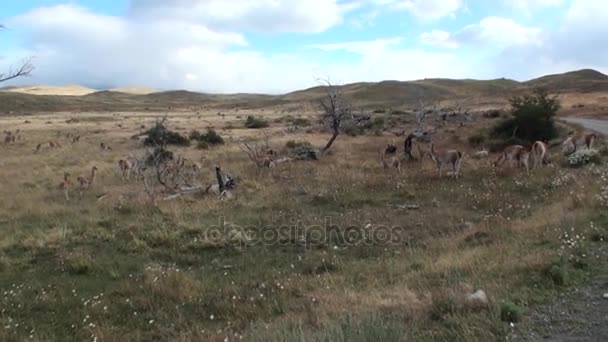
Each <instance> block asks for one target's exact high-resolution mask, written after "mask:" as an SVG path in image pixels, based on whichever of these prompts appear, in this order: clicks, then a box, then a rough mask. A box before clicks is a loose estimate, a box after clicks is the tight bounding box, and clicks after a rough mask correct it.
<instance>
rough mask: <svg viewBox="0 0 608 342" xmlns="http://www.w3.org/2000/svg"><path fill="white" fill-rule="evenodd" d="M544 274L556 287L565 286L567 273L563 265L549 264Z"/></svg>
mask: <svg viewBox="0 0 608 342" xmlns="http://www.w3.org/2000/svg"><path fill="white" fill-rule="evenodd" d="M544 274H545V276H546V277H547V278H549V279H550V280H551V282H552V283H553V284H555V285H557V286H564V285H566V282H567V279H568V271H567V270H566V268H565V267H564V265H560V264H551V265H549V266H548V267H547V268H546V269H545V270H544Z"/></svg>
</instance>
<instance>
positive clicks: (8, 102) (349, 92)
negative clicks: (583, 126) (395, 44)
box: [0, 69, 608, 113]
mask: <svg viewBox="0 0 608 342" xmlns="http://www.w3.org/2000/svg"><path fill="white" fill-rule="evenodd" d="M536 87H544V88H546V89H548V90H549V91H551V92H554V93H561V94H563V93H589V92H608V76H607V75H604V74H602V73H600V72H598V71H595V70H590V69H584V70H578V71H572V72H567V73H563V74H556V75H547V76H543V77H539V78H536V79H533V80H529V81H526V82H518V81H514V80H509V79H504V78H502V79H495V80H472V79H462V80H453V79H424V80H417V81H382V82H360V83H352V84H346V85H343V86H340V87H339V89H340V91H341V92H342V93H343V94H344V95H345V96H346V97H348V98H350V99H351V101H352V102H353V105H355V106H356V107H357V108H361V109H375V108H380V107H382V108H411V107H413V106H416V105H417V104H418V101H419V100H420V99H423V100H425V101H427V102H437V101H459V102H460V101H462V102H467V101H468V103H469V104H476V105H480V104H490V105H491V104H497V103H499V104H500V103H505V100H506V99H507V98H508V97H510V96H512V95H516V94H521V93H523V92H527V91H530V90H531V89H533V88H536ZM324 95H325V88H324V87H320V86H319V87H313V88H309V89H304V90H299V91H294V92H290V93H287V94H283V95H263V94H229V95H220V94H204V93H197V92H191V91H186V90H173V91H163V92H153V89H150V88H138V87H129V88H116V89H112V90H102V91H98V90H94V89H90V88H86V87H81V86H66V87H50V86H28V87H6V88H0V113H2V112H35V111H51V112H53V111H125V110H133V111H136V110H138V111H167V110H197V111H198V110H226V109H236V108H239V109H262V108H275V109H279V108H283V109H285V108H292V109H293V108H296V109H297V108H301V107H302V106H303V105H309V104H312V103H315V102H318V100H319V99H321V98H323V96H324Z"/></svg>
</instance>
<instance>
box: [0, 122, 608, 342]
mask: <svg viewBox="0 0 608 342" xmlns="http://www.w3.org/2000/svg"><path fill="white" fill-rule="evenodd" d="M265 114H266V115H267V117H268V118H269V120H270V121H271V122H273V119H276V118H278V117H280V116H281V114H280V113H265ZM240 115H241V114H240V113H239V112H237V111H235V112H227V113H226V117H225V118H222V117H220V116H217V115H216V114H215V113H207V114H205V113H203V114H196V113H187V112H184V113H177V114H172V115H171V116H170V120H171V121H170V122H171V126H172V127H173V128H175V129H177V130H178V131H180V132H181V133H184V134H187V133H188V132H189V131H190V130H191V129H198V130H201V131H202V130H204V129H205V128H206V127H207V126H215V127H216V128H218V127H219V128H221V127H223V126H224V125H225V124H226V123H227V122H232V123H233V124H234V126H235V127H242V122H243V120H244V117H245V116H244V115H243V116H242V118H237V116H240ZM70 116H72V117H74V118H76V119H77V121H76V122H72V123H66V119H67V118H66V115H65V114H61V113H60V114H45V115H36V116H28V117H7V118H3V119H2V125H3V127H5V129H8V130H14V129H16V128H20V129H22V131H23V139H21V140H18V141H17V143H16V144H15V145H11V146H2V147H1V149H0V155H1V158H0V166H1V167H0V179H3V180H8V182H3V184H2V186H1V187H0V198H1V199H3V200H2V201H0V232H1V234H0V295H1V296H0V307H1V308H2V311H1V312H0V323H1V324H0V340H22V339H26V338H28V337H30V338H31V339H33V340H45V341H46V340H71V339H76V340H85V339H93V340H95V339H97V340H98V341H119V340H125V339H126V340H134V341H137V340H174V341H196V340H210V341H224V340H225V339H226V338H228V339H229V340H235V339H240V338H245V339H247V340H252V341H256V340H257V341H268V340H304V341H323V340H332V341H333V340H343V341H351V340H361V341H364V340H389V341H390V340H395V341H397V340H403V339H404V338H406V339H407V340H438V341H440V340H441V341H443V340H462V341H470V340H490V339H491V340H496V339H500V338H502V337H503V336H504V335H505V334H506V332H507V331H508V325H507V324H506V323H503V322H501V321H500V312H499V306H500V303H502V302H504V301H510V302H514V303H516V304H518V305H522V306H528V305H533V304H534V303H538V302H541V301H544V300H547V298H550V297H551V296H552V295H554V294H555V293H556V291H559V290H560V287H559V286H557V285H555V284H554V283H553V282H552V281H551V279H548V278H547V277H546V276H545V273H544V272H545V270H546V269H547V267H549V266H550V265H552V264H554V263H555V262H558V261H559V260H563V255H560V253H559V252H558V251H559V250H560V246H562V245H563V241H561V240H560V232H561V231H563V229H566V228H567V229H570V227H575V228H576V229H577V231H580V233H581V234H584V233H585V232H586V229H587V228H588V226H589V225H588V222H589V220H594V221H596V222H597V225H599V226H601V225H603V224H604V225H605V224H606V223H608V219H607V218H606V217H605V216H602V214H599V211H600V210H599V207H598V205H597V203H596V201H595V200H594V199H593V198H594V195H595V193H596V192H598V191H599V188H600V185H601V184H602V183H601V182H602V180H601V178H600V177H598V176H596V175H594V174H593V173H594V172H595V173H597V172H598V171H597V170H596V171H593V172H591V171H590V170H587V169H582V170H569V169H562V168H560V167H559V166H558V167H557V168H555V169H549V168H548V169H543V170H537V171H534V172H533V173H532V174H531V175H530V177H527V176H525V175H524V174H523V173H521V172H519V171H499V172H496V171H495V170H492V169H491V168H490V166H489V160H481V161H475V160H472V159H467V160H466V163H465V165H464V166H463V177H462V178H461V179H460V180H458V181H455V180H452V179H448V178H444V179H437V176H436V174H435V169H434V166H433V165H432V164H431V162H430V161H428V160H427V161H423V162H418V163H411V164H405V165H404V172H403V174H402V175H386V174H384V172H383V171H382V166H381V164H380V162H379V160H378V151H379V149H380V148H381V147H382V146H385V144H386V142H387V141H389V140H391V139H394V137H389V136H360V137H356V138H353V137H346V136H340V137H339V139H338V141H337V143H336V148H335V151H334V153H333V154H332V155H329V156H326V157H325V158H323V159H321V160H320V161H317V162H293V163H287V164H282V165H280V166H279V167H278V168H276V169H273V170H271V171H268V172H262V173H258V172H256V170H255V169H254V167H253V164H252V163H251V162H250V161H249V160H248V159H247V158H245V156H244V155H243V154H242V153H241V152H240V151H239V149H238V146H237V141H238V138H240V137H242V136H255V135H259V134H260V131H255V130H253V131H252V130H245V129H240V128H236V129H226V130H222V129H220V130H219V133H220V134H221V135H222V136H224V137H225V138H227V142H226V145H224V146H220V147H212V148H211V149H210V150H205V151H201V150H197V149H196V148H195V147H188V148H175V149H174V151H176V152H178V153H180V154H182V155H184V156H186V157H188V158H191V159H193V160H195V161H198V160H200V157H201V156H204V157H205V158H206V159H207V162H206V164H205V165H204V169H203V172H202V173H201V175H200V176H199V181H200V182H201V183H204V184H205V183H211V182H213V181H214V174H213V166H214V165H215V164H220V165H221V166H222V168H223V169H224V170H226V171H228V172H230V173H231V174H232V175H234V176H236V177H237V179H238V181H239V183H238V190H237V192H236V198H235V199H234V200H231V201H226V202H220V201H218V200H217V198H215V197H214V196H196V197H193V198H192V199H186V200H181V199H178V200H175V201H167V202H162V201H161V202H160V204H159V205H158V206H154V205H152V204H151V203H150V201H149V199H148V198H147V196H146V195H145V194H144V193H143V187H142V185H141V184H138V183H134V182H125V181H123V180H121V179H120V177H119V175H118V170H117V166H116V162H117V161H118V159H120V158H124V157H125V156H127V155H129V154H132V153H135V152H136V151H138V150H140V149H141V145H140V142H139V141H137V140H133V139H131V138H130V137H131V136H132V135H133V134H136V133H138V132H140V131H141V130H142V129H141V126H142V125H144V126H149V125H150V124H151V123H152V122H154V120H155V118H156V117H158V115H156V116H155V115H152V114H149V113H128V114H127V113H114V114H108V113H89V114H78V115H70ZM199 116H200V117H199ZM24 120H28V121H30V123H28V124H25V123H24ZM49 121H50V122H51V124H47V123H46V122H49ZM119 124H120V125H121V126H122V127H118V126H117V125H119ZM451 129H452V128H451V127H445V128H443V129H442V130H440V133H439V134H438V135H437V136H436V140H435V141H436V143H437V144H438V145H439V146H451V147H458V148H460V149H463V150H467V151H468V148H467V146H466V145H464V143H465V142H466V136H467V135H468V134H469V133H470V132H472V131H473V130H474V128H473V127H465V128H461V129H458V130H457V131H456V132H455V133H448V130H451ZM56 131H61V132H63V133H67V132H71V133H74V134H80V135H82V138H81V141H80V142H79V143H77V144H74V145H71V144H69V143H68V142H67V140H66V139H65V138H64V139H63V140H61V141H62V142H63V143H64V147H63V148H61V149H48V148H46V149H44V150H43V151H41V152H40V153H39V154H34V153H33V149H34V147H35V145H36V144H37V143H38V142H43V141H48V140H49V139H55V137H56ZM268 132H269V134H270V135H271V140H270V142H271V144H272V145H273V146H274V147H276V148H277V150H282V148H283V146H284V145H285V143H286V142H287V141H289V140H306V141H309V142H311V143H313V144H317V145H320V144H321V143H322V142H324V141H325V139H326V138H327V137H326V135H324V134H321V133H303V132H302V133H293V134H287V133H285V129H284V127H283V126H281V124H277V123H273V124H272V127H271V128H270V129H269V130H268ZM454 136H457V138H455V137H454ZM101 141H103V142H106V143H107V144H109V145H110V146H111V147H112V150H111V151H101V150H100V148H99V143H100V142H101ZM93 165H95V166H97V167H98V168H99V174H98V182H97V184H95V186H94V187H93V188H92V189H89V190H87V191H86V192H84V193H83V194H82V196H79V195H78V194H77V193H76V192H74V193H73V196H72V197H73V199H71V200H70V201H67V202H66V201H65V200H64V198H63V195H62V193H61V192H60V191H59V190H57V188H56V187H57V184H58V183H59V181H60V180H61V176H62V174H63V172H65V171H67V172H70V173H71V174H72V175H79V174H86V173H88V172H89V170H90V168H91V167H92V166H93ZM602 172H603V171H602ZM596 189H597V191H596ZM573 193H574V194H580V196H579V197H580V198H577V197H576V196H572V195H571V194H573ZM101 197H103V199H102V200H98V199H99V198H101ZM406 204H416V205H419V206H420V209H419V210H404V209H399V208H398V207H396V206H398V205H406ZM573 212H574V213H575V214H574V215H573V214H572V213H573ZM222 220H223V222H225V223H226V224H225V226H226V227H227V228H226V229H225V230H223V231H221V233H222V234H220V235H219V236H215V235H210V232H212V231H213V230H212V227H213V226H215V225H218V224H220V222H221V221H222ZM327 222H329V223H330V226H329V227H327V226H323V225H324V224H326V223H327ZM294 225H295V226H297V227H299V228H301V229H300V230H284V229H279V228H278V227H280V226H283V227H286V226H289V227H291V226H294ZM252 226H255V227H257V229H258V230H255V229H253V228H252ZM351 226H354V227H358V230H356V232H358V233H362V232H364V233H365V234H367V235H365V236H367V239H358V240H357V242H356V243H349V241H345V240H344V239H340V238H337V235H334V236H327V235H326V236H324V237H322V238H318V236H317V235H314V234H315V233H318V232H327V231H328V230H329V231H331V232H334V233H336V232H344V231H347V227H351ZM247 227H249V229H247ZM318 227H321V228H318ZM384 227H394V228H393V229H392V230H391V231H390V234H391V235H390V237H391V241H390V242H387V241H386V240H383V241H375V240H374V238H378V237H379V236H380V237H382V236H383V235H381V234H384V233H386V229H385V228H384ZM264 229H265V230H264ZM260 231H265V232H267V233H274V234H275V235H273V236H274V237H275V239H273V240H272V243H265V244H263V243H259V240H255V239H252V238H251V236H250V235H249V236H248V235H246V234H245V233H249V234H252V233H256V232H258V233H259V232H260ZM279 233H280V234H279ZM374 234H375V235H374ZM587 247H589V248H590V247H591V245H590V246H587ZM560 265H562V266H563V270H564V272H568V273H569V274H570V278H569V279H573V280H572V281H575V280H576V279H581V278H582V277H584V276H585V275H586V274H588V273H589V272H591V271H593V270H596V271H597V269H598V268H600V269H602V268H603V269H605V265H604V264H603V263H601V262H597V263H593V264H591V265H590V266H589V268H587V269H578V268H576V267H574V266H572V265H571V264H568V263H565V264H560ZM562 266H560V267H562ZM477 288H482V289H484V290H485V291H486V292H487V293H488V295H489V296H490V299H491V304H490V307H489V308H488V309H487V311H482V312H477V311H471V310H467V309H466V308H464V306H463V297H464V295H465V294H466V293H468V292H469V291H472V290H473V289H477ZM404 327H407V329H404Z"/></svg>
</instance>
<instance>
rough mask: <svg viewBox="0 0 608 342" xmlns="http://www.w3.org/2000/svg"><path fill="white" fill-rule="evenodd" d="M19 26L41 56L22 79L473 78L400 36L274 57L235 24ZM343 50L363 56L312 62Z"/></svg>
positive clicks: (65, 22)
mask: <svg viewBox="0 0 608 342" xmlns="http://www.w3.org/2000/svg"><path fill="white" fill-rule="evenodd" d="M11 25H12V26H13V27H15V29H16V30H18V31H19V32H25V34H26V37H25V41H26V45H25V48H26V52H24V54H35V55H36V56H37V59H36V72H35V74H34V76H33V77H32V78H31V79H22V80H20V81H19V82H22V83H47V84H74V83H77V84H84V85H87V86H93V87H114V86H129V85H142V86H150V87H155V88H160V89H191V90H198V91H207V92H224V93H225V92H267V93H279V92H285V91H289V90H296V89H300V88H304V87H308V86H312V85H314V84H315V82H314V79H315V77H317V76H325V75H331V77H332V78H333V79H339V80H341V81H344V82H355V81H380V80H383V79H387V78H391V79H415V78H423V77H431V76H433V77H439V76H443V77H464V76H465V75H467V72H466V71H467V69H466V65H465V64H464V63H459V62H458V61H457V58H456V57H455V56H453V55H450V54H447V53H430V52H426V51H423V50H418V49H401V48H399V43H400V42H401V38H387V39H378V40H372V41H360V42H346V43H344V42H342V43H340V42H338V43H335V44H320V45H316V46H314V49H313V48H311V46H309V47H308V48H307V49H304V50H298V51H297V52H294V53H283V54H266V53H262V52H260V51H255V50H254V49H252V48H251V47H250V46H249V45H248V42H247V40H246V39H245V37H244V36H243V35H242V34H239V33H238V31H236V30H235V31H228V30H219V29H211V28H208V27H207V26H204V25H202V24H200V23H197V22H194V21H189V20H186V21H179V20H177V17H175V16H168V17H167V18H163V19H162V20H161V19H155V20H151V19H149V18H148V17H137V18H135V17H131V16H130V17H115V16H107V15H101V14H97V13H94V12H91V11H90V10H87V9H85V8H83V7H79V6H75V5H61V6H54V7H46V8H39V9H36V10H34V11H31V12H29V13H26V14H24V15H21V16H19V17H16V18H13V19H11ZM336 51H348V52H350V53H353V54H355V55H356V56H358V57H357V58H356V59H355V60H349V61H346V62H344V61H340V60H338V61H337V62H324V63H321V62H316V61H314V59H313V58H310V56H316V57H318V56H319V54H331V56H332V58H333V57H334V55H333V54H335V53H336ZM15 58H16V56H15ZM13 60H14V59H13ZM3 63H4V62H3V61H0V68H4V67H5V66H6V65H5V64H3ZM454 65H461V66H460V67H458V68H454V67H453V66H454ZM0 70H1V69H0Z"/></svg>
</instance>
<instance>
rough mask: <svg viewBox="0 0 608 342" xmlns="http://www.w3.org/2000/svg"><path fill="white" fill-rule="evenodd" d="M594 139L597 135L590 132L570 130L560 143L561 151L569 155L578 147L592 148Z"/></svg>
mask: <svg viewBox="0 0 608 342" xmlns="http://www.w3.org/2000/svg"><path fill="white" fill-rule="evenodd" d="M596 139H597V136H596V135H595V133H592V132H576V133H575V132H570V134H569V135H568V138H566V140H564V142H563V143H562V153H563V154H564V155H570V154H572V153H574V152H576V151H577V150H578V149H579V147H585V148H588V149H589V148H592V147H593V143H594V142H595V140H596Z"/></svg>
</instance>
